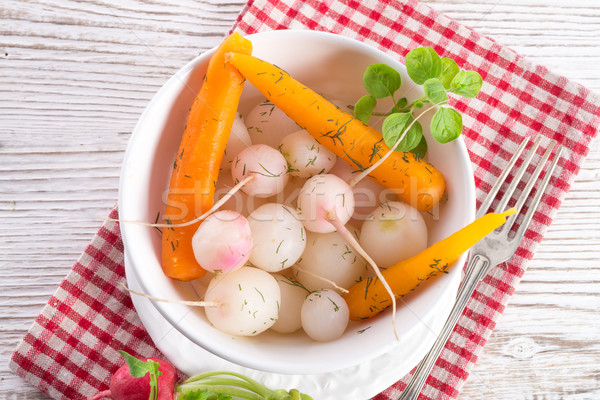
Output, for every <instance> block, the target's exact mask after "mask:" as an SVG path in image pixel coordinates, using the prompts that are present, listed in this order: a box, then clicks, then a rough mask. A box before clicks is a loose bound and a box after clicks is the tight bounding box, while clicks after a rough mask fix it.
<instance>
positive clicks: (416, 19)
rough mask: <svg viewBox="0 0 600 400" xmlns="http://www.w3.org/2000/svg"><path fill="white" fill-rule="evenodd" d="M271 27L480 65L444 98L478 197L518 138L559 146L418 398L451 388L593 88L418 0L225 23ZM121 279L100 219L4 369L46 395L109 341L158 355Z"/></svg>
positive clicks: (282, 8)
mask: <svg viewBox="0 0 600 400" xmlns="http://www.w3.org/2000/svg"><path fill="white" fill-rule="evenodd" d="M274 29H311V30H320V31H329V32H334V33H337V34H340V35H344V36H348V37H351V38H353V39H357V40H360V41H363V42H365V43H368V44H369V45H371V46H373V47H376V48H378V49H380V50H383V51H384V52H386V53H388V54H389V55H391V56H393V57H397V58H398V59H400V60H403V59H404V56H405V55H406V53H407V52H408V51H409V50H411V49H413V48H415V47H420V46H431V47H433V48H434V49H435V50H436V51H437V52H438V53H439V54H440V55H442V56H444V57H450V58H452V59H454V60H456V61H457V63H458V64H459V65H460V66H461V67H462V68H465V69H471V70H476V71H478V72H479V73H480V74H481V75H482V77H483V79H484V86H483V88H482V91H481V93H480V94H479V96H478V97H477V98H476V99H470V100H465V99H455V98H453V99H452V102H451V104H452V106H454V107H455V108H456V109H458V110H459V111H460V112H461V113H462V114H463V116H464V131H463V132H464V133H463V135H464V138H465V142H466V145H467V148H468V150H469V155H470V157H471V160H472V162H473V169H474V174H475V184H476V187H477V199H478V201H479V202H480V201H481V200H482V199H483V198H484V197H485V195H486V193H487V192H488V191H489V189H490V187H491V186H492V184H493V182H494V181H495V179H496V177H497V176H498V175H499V174H500V172H501V171H502V170H503V168H504V166H505V165H506V162H507V160H508V159H509V158H510V156H511V155H512V154H513V153H514V151H515V149H516V148H517V146H518V144H519V143H520V142H521V140H522V139H523V137H525V136H542V137H544V138H545V139H544V140H543V141H542V146H541V147H542V148H543V149H542V150H545V147H547V146H548V144H549V141H550V139H555V140H557V141H558V142H559V143H561V144H563V145H564V146H565V148H566V151H564V152H563V153H562V156H561V159H560V162H559V163H558V168H557V171H556V172H555V178H554V179H553V180H552V181H551V186H550V188H549V189H548V190H547V192H546V194H545V195H544V197H543V198H542V204H541V207H540V208H539V210H538V211H537V212H536V213H535V215H534V218H533V223H532V225H531V227H530V228H529V230H528V231H527V232H526V235H525V239H524V240H523V242H522V244H521V246H520V247H519V249H518V251H517V253H516V255H515V256H514V257H513V258H512V260H511V261H510V263H508V264H502V265H499V266H498V267H496V268H495V269H494V270H493V271H492V272H491V273H490V275H489V276H487V277H486V278H485V280H484V282H483V283H482V284H480V285H479V288H478V290H477V291H476V293H475V294H474V295H473V297H472V299H471V301H470V302H469V304H468V306H467V309H466V311H465V312H464V314H463V316H462V317H461V319H460V320H459V323H458V325H457V327H456V329H455V330H454V332H453V334H452V335H451V337H450V340H449V341H448V343H447V345H446V348H445V349H444V351H443V353H442V355H441V357H440V358H439V359H438V361H437V364H436V366H435V369H434V370H433V372H432V374H431V376H430V377H429V379H428V380H427V384H426V386H425V388H424V391H423V392H422V394H421V397H420V398H421V399H447V398H455V397H457V395H458V393H459V391H460V390H461V388H462V386H463V385H464V383H465V380H466V379H467V376H468V375H469V371H470V370H471V368H472V367H473V365H474V363H475V362H476V360H477V357H478V355H479V354H480V352H481V350H482V349H483V346H484V345H485V343H486V341H487V340H488V338H489V337H490V335H491V333H492V330H493V329H494V327H495V324H496V322H495V321H496V320H497V319H498V317H499V316H500V314H501V313H502V312H503V310H504V308H505V306H506V304H507V303H508V301H509V299H510V296H511V295H512V294H513V292H514V290H515V287H516V285H517V284H518V282H519V280H520V278H521V277H522V275H523V273H524V271H525V268H526V264H527V261H528V260H530V259H531V258H532V257H533V255H534V252H535V249H536V246H537V244H538V243H539V242H540V241H541V240H542V237H543V236H544V233H545V232H546V229H547V227H548V226H549V225H550V223H551V221H552V218H553V216H554V215H555V213H556V211H557V210H558V208H559V206H560V204H561V201H562V200H563V199H564V198H565V196H566V194H567V192H568V190H569V187H570V185H571V183H572V181H573V179H574V177H575V175H576V174H577V172H578V170H579V168H580V165H581V163H582V161H583V159H584V158H585V156H586V155H587V152H588V150H589V145H590V141H591V140H592V139H593V138H594V137H595V135H596V133H597V129H598V125H599V124H600V98H599V97H597V96H596V95H594V94H593V93H590V91H589V90H587V89H585V88H584V87H581V86H579V85H577V84H575V83H572V82H570V81H569V80H567V79H566V78H564V77H561V76H558V75H556V74H554V73H552V72H550V71H548V70H547V69H546V68H544V67H541V66H539V65H535V64H533V63H532V62H530V61H529V60H527V59H525V58H523V57H521V56H519V55H518V54H516V53H515V52H513V51H512V50H510V49H507V48H505V47H503V46H501V45H499V44H498V43H496V42H494V41H493V40H492V39H490V38H487V37H485V36H482V35H480V34H478V33H477V32H475V31H473V30H471V29H469V28H468V27H465V26H463V25H461V24H459V23H457V22H456V21H453V20H452V19H450V18H448V17H446V16H444V15H441V14H439V13H437V12H435V11H434V10H432V9H431V8H429V7H428V6H426V5H423V4H419V3H418V2H417V1H415V0H407V1H394V0H361V1H360V2H359V1H354V0H324V1H317V0H309V1H305V0H256V1H252V0H250V2H249V3H248V4H247V5H246V7H245V8H244V10H243V11H242V13H241V14H240V15H239V17H238V19H237V21H236V24H235V26H234V30H236V31H238V32H241V33H246V34H249V33H255V32H260V31H266V30H274ZM542 150H540V152H541V151H542ZM527 173H531V171H528V172H527ZM116 215H117V214H116V212H115V211H113V213H112V214H111V217H116ZM123 281H124V268H123V245H122V242H121V238H120V235H119V229H118V225H117V224H115V223H112V222H106V223H105V224H104V225H103V226H102V227H101V228H100V230H99V231H98V234H97V235H96V237H94V239H93V240H92V242H91V244H90V245H89V246H88V248H87V249H86V250H85V252H84V254H83V255H82V256H81V258H80V259H79V260H78V262H77V263H76V264H75V265H74V266H73V269H72V271H71V272H70V273H69V275H68V276H67V278H66V279H65V281H64V282H63V283H62V284H61V285H60V287H59V288H58V290H57V291H56V293H55V294H54V295H53V296H52V298H51V299H50V301H49V302H48V305H47V306H46V307H45V308H44V310H43V311H42V313H41V314H40V315H39V316H38V318H37V319H36V320H35V322H34V324H33V326H32V328H31V329H30V331H29V332H28V333H27V334H26V335H25V337H24V338H23V341H22V342H21V343H20V344H19V346H18V347H17V349H16V351H15V353H14V354H13V356H12V359H11V361H10V367H11V369H12V370H13V371H15V373H16V374H18V375H19V376H21V377H23V378H24V379H26V380H28V381H29V382H31V383H32V384H33V385H35V386H36V387H38V388H39V389H40V390H41V391H43V392H46V393H48V394H49V395H50V396H52V397H53V398H56V399H84V398H86V397H88V396H91V395H92V394H94V393H95V392H96V391H97V390H103V389H105V388H106V387H107V384H108V382H109V379H110V376H111V374H112V373H113V372H114V371H115V370H116V369H117V368H118V366H119V364H120V358H119V357H120V356H119V355H118V354H117V353H116V350H117V349H124V350H126V351H128V352H130V353H131V354H134V355H136V356H139V357H141V356H144V357H150V356H160V355H159V353H158V350H157V349H156V348H155V347H154V345H153V344H152V342H151V340H150V339H149V337H148V335H147V333H146V331H145V330H144V328H143V327H142V325H141V323H140V320H139V318H138V317H137V314H136V312H135V310H134V309H133V306H132V303H131V299H130V298H129V295H128V294H127V293H126V292H125V291H124V289H122V288H121V287H120V286H118V283H119V282H123ZM398 378H399V379H400V378H401V379H400V380H399V381H398V382H397V383H396V384H394V385H392V386H391V387H390V388H388V389H386V390H384V391H383V392H382V393H381V394H379V395H377V396H376V397H375V398H374V399H375V400H388V399H390V400H391V399H395V398H397V396H398V395H399V394H400V393H401V391H402V389H403V388H404V386H405V384H406V382H407V381H408V379H409V378H410V376H405V377H403V378H402V377H398Z"/></svg>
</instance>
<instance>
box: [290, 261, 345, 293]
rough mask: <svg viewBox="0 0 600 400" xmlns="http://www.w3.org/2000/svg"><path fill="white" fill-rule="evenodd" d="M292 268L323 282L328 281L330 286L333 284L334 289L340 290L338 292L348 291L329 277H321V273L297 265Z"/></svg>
mask: <svg viewBox="0 0 600 400" xmlns="http://www.w3.org/2000/svg"><path fill="white" fill-rule="evenodd" d="M294 269H295V270H297V271H300V272H302V273H304V274H306V275H310V276H312V277H314V278H317V279H320V280H322V281H323V282H327V283H329V284H330V285H332V286H333V287H334V288H335V289H337V290H339V291H340V292H342V293H349V290H348V289H344V288H343V287H341V286H338V285H337V284H336V283H335V282H334V281H332V280H329V279H327V278H325V277H322V276H321V275H317V274H315V273H314V272H311V271H308V270H305V269H304V268H302V267H299V266H298V265H295V266H294Z"/></svg>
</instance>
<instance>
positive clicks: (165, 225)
mask: <svg viewBox="0 0 600 400" xmlns="http://www.w3.org/2000/svg"><path fill="white" fill-rule="evenodd" d="M254 179H255V175H248V176H246V177H245V178H244V179H242V180H241V181H239V182H238V184H237V185H235V186H234V187H232V188H231V189H230V190H229V191H228V192H227V193H225V194H224V195H223V197H221V198H220V199H219V200H218V201H217V202H216V203H215V204H214V205H213V206H212V207H211V209H210V210H208V211H207V212H205V213H204V214H202V215H201V216H199V217H197V218H194V219H193V220H191V221H188V222H182V223H180V224H169V223H162V224H157V223H151V222H142V221H130V220H125V219H118V218H101V219H102V220H103V221H109V222H119V223H121V222H124V223H127V224H135V225H142V226H151V227H156V228H183V227H184V226H190V225H194V224H196V223H198V222H200V221H202V220H205V219H206V218H208V217H209V216H210V215H211V214H214V213H215V212H216V211H217V210H218V209H219V208H221V207H222V206H223V204H225V203H226V202H227V201H228V200H229V199H230V198H231V197H233V195H235V194H236V193H237V192H238V191H239V190H240V189H241V188H242V187H243V186H244V185H246V184H247V183H250V182H252V181H253V180H254Z"/></svg>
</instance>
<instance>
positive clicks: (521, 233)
mask: <svg viewBox="0 0 600 400" xmlns="http://www.w3.org/2000/svg"><path fill="white" fill-rule="evenodd" d="M562 151H563V147H562V146H560V147H559V148H558V150H557V151H556V154H555V155H554V159H553V160H552V164H550V167H549V168H548V170H547V171H546V174H545V175H544V180H543V181H542V183H541V185H540V187H539V188H538V191H537V192H536V194H535V197H534V198H533V200H532V201H531V204H530V205H529V209H528V210H527V214H525V217H523V221H522V222H521V225H520V226H519V229H518V230H517V232H516V234H515V237H514V238H513V241H514V240H516V241H517V242H516V243H520V242H521V239H523V236H524V235H525V231H526V230H527V228H528V227H529V224H530V223H531V220H532V218H533V214H534V213H535V211H536V210H537V207H538V205H539V203H540V200H541V199H542V196H543V195H544V192H545V191H546V187H547V186H548V183H549V182H550V178H552V174H553V173H554V168H556V164H558V160H560V155H561V153H562ZM540 165H543V163H540ZM522 203H524V201H523V202H522ZM522 205H523V204H521V206H522ZM511 218H516V215H513V216H511Z"/></svg>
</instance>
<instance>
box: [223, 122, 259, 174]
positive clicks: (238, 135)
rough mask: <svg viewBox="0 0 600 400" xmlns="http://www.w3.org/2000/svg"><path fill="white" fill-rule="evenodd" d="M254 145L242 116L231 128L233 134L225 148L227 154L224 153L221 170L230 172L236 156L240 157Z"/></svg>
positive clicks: (230, 135)
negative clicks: (243, 151)
mask: <svg viewBox="0 0 600 400" xmlns="http://www.w3.org/2000/svg"><path fill="white" fill-rule="evenodd" d="M251 145H252V140H251V139H250V134H249V133H248V129H247V128H246V125H245V124H244V120H243V118H242V116H241V114H238V115H237V117H236V118H235V119H234V120H233V125H232V126H231V133H230V134H229V140H227V146H225V153H223V161H221V170H222V171H229V170H230V169H231V165H232V164H233V160H234V159H235V156H236V155H238V154H239V153H240V152H241V151H242V150H244V149H245V148H246V147H249V146H251Z"/></svg>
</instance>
